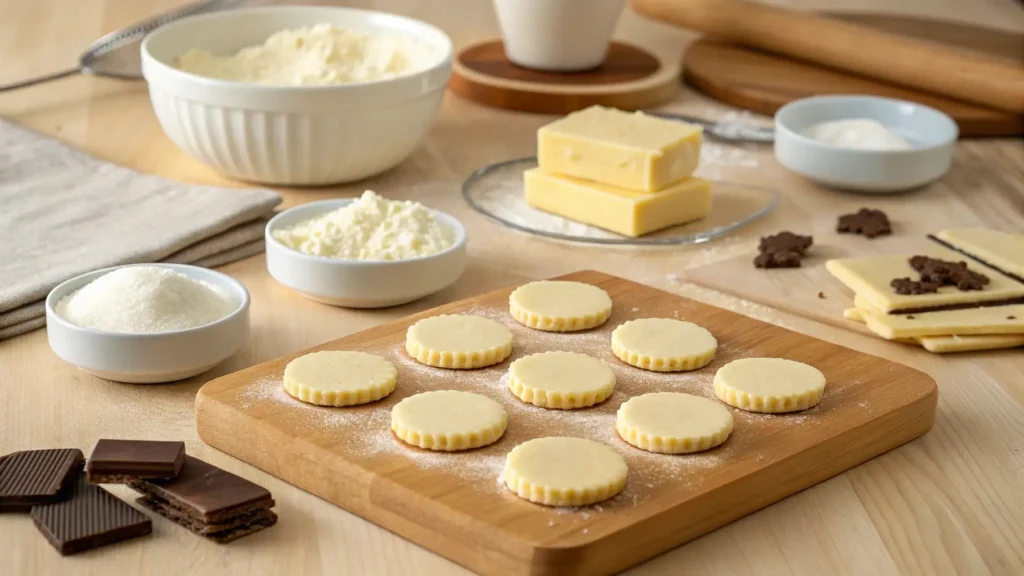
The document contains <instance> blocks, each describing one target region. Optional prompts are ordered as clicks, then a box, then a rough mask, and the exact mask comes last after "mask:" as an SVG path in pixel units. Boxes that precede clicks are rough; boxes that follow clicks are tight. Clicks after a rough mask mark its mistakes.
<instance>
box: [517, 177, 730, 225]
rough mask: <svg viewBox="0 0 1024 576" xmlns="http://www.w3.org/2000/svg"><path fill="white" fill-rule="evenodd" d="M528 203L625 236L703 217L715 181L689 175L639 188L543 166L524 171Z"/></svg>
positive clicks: (708, 205) (705, 213)
mask: <svg viewBox="0 0 1024 576" xmlns="http://www.w3.org/2000/svg"><path fill="white" fill-rule="evenodd" d="M523 179H524V181H525V185H526V186H525V187H526V203H527V204H529V205H530V206H533V207H534V208H537V209H538V210H543V211H545V212H550V213H552V214H557V215H558V216H562V217H564V218H568V219H570V220H576V221H577V222H583V223H586V224H590V225H592V226H597V227H598V228H604V229H605V230H611V231H612V232H617V233H619V234H622V235H625V236H634V237H635V236H642V235H644V234H648V233H650V232H654V231H655V230H661V229H662V228H668V227H669V226H675V225H677V224H683V223H685V222H690V221H691V220H697V219H699V218H703V217H704V216H706V215H707V213H708V212H709V211H710V210H711V183H710V182H708V181H707V180H704V179H701V178H689V179H686V180H683V181H682V182H678V183H676V184H673V185H672V186H669V187H668V188H665V189H664V190H662V191H660V192H637V191H635V190H626V189H624V188H617V187H614V186H608V185H607V184H600V183H597V182H588V181H586V180H580V179H577V178H572V177H569V176H559V175H554V174H548V173H547V172H544V171H543V170H541V169H540V168H534V169H531V170H527V171H526V172H523Z"/></svg>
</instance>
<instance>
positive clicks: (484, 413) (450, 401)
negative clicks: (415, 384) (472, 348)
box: [391, 390, 508, 452]
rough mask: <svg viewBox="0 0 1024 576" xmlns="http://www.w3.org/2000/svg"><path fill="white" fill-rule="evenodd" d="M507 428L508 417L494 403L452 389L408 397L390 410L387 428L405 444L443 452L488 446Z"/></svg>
mask: <svg viewBox="0 0 1024 576" xmlns="http://www.w3.org/2000/svg"><path fill="white" fill-rule="evenodd" d="M507 425H508V414H507V413H506V412H505V409H504V408H503V407H502V406H501V404H498V403H497V402H495V401H494V400H491V399H490V398H487V397H486V396H481V395H479V394H473V393H472V392H459V391H456V390H436V391H433V392H422V393H420V394H416V395H414V396H409V397H408V398H405V399H403V400H402V401H401V402H399V403H398V404H396V405H395V407H394V408H392V409H391V429H392V430H393V431H394V432H395V436H397V437H398V438H399V439H400V440H402V441H403V442H405V443H406V444H411V445H413V446H418V447H420V448H425V449H427V450H437V451H444V452H454V451H456V450H469V449H472V448H479V447H481V446H486V445H488V444H492V443H494V442H496V441H497V440H498V438H501V435H502V434H504V433H505V427H506V426H507Z"/></svg>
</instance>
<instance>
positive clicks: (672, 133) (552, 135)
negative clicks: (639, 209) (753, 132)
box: [537, 106, 702, 192]
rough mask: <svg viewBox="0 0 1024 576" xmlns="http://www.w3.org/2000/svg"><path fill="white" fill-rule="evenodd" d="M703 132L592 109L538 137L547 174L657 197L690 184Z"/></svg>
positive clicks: (540, 158) (669, 122)
mask: <svg viewBox="0 0 1024 576" xmlns="http://www.w3.org/2000/svg"><path fill="white" fill-rule="evenodd" d="M701 134H702V130H701V128H700V127H699V126H694V125H692V124H686V123H684V122H676V121H673V120H665V119H664V118H658V117H656V116H648V115H646V114H642V113H640V112H635V113H634V112H623V111H622V110H616V109H614V108H604V107H601V106H591V107H590V108H587V109H586V110H580V111H579V112H573V113H572V114H569V115H568V116H566V117H565V118H562V119H561V120H557V121H555V122H552V123H551V124H548V125H547V126H544V127H543V128H541V129H540V130H538V131H537V161H538V163H539V164H540V167H541V169H542V170H544V171H545V172H550V173H553V174H564V175H566V176H573V177H576V178H583V179H585V180H592V181H594V182H600V183H602V184H609V185H611V186H619V187H620V188H629V189H631V190H639V191H643V192H655V191H658V190H661V189H663V188H666V187H668V186H669V185H671V184H674V183H676V182H679V181H680V180H682V179H684V178H688V177H689V176H690V175H692V174H693V171H694V170H696V169H697V162H698V161H699V160H700V145H701Z"/></svg>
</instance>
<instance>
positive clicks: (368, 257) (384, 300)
mask: <svg viewBox="0 0 1024 576" xmlns="http://www.w3.org/2000/svg"><path fill="white" fill-rule="evenodd" d="M266 244H267V271H268V272H270V275H271V276H272V277H273V278H274V279H275V280H277V281H278V282H279V283H281V284H283V285H285V286H287V287H289V288H291V289H292V290H295V291H296V292H298V293H299V294H301V295H303V296H305V297H307V298H310V299H312V300H316V301H318V302H323V303H325V304H331V305H334V306H344V307H348V308H383V307H386V306H397V305H399V304H405V303H407V302H412V301H413V300H417V299H419V298H422V297H424V296H427V295H428V294H433V293H435V292H437V291H439V290H442V289H444V288H446V287H447V286H449V285H451V284H452V283H454V282H455V281H456V280H458V278H459V276H461V275H462V272H463V270H464V269H465V267H466V229H465V227H464V226H463V225H462V223H461V222H459V221H458V220H457V219H455V218H454V217H453V216H451V215H449V214H446V213H444V212H441V211H439V210H433V209H430V208H427V207H426V206H424V205H422V204H420V203H419V202H412V201H402V200H388V199H386V198H383V197H381V196H380V195H378V194H377V193H375V192H373V191H371V190H367V191H366V192H364V193H363V195H362V196H361V197H359V198H354V199H352V198H345V199H337V200H323V201H320V202H311V203H309V204H303V205H301V206H296V207H295V208H292V209H290V210H286V211H284V212H282V213H280V214H278V215H277V216H275V217H274V218H273V219H271V220H270V222H268V223H267V228H266Z"/></svg>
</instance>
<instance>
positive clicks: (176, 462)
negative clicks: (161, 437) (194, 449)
mask: <svg viewBox="0 0 1024 576" xmlns="http://www.w3.org/2000/svg"><path fill="white" fill-rule="evenodd" d="M184 464H185V443H184V442H161V441H151V440H100V441H99V442H97V443H96V447H95V448H93V450H92V454H91V455H90V456H89V461H88V462H87V463H86V465H85V470H86V472H88V473H89V482H92V483H93V484H127V483H128V481H129V480H132V479H136V478H145V479H161V480H171V479H174V478H177V477H178V474H179V473H180V472H181V467H182V466H184Z"/></svg>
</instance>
